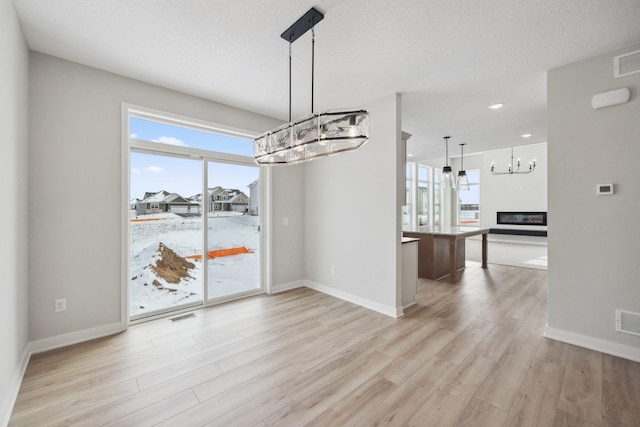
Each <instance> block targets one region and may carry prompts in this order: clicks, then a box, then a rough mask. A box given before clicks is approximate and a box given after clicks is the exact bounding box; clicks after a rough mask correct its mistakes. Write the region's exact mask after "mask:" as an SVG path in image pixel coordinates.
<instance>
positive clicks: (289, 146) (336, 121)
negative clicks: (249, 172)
mask: <svg viewBox="0 0 640 427" xmlns="http://www.w3.org/2000/svg"><path fill="white" fill-rule="evenodd" d="M323 18H324V15H323V14H322V13H320V12H318V11H317V10H316V9H315V8H311V9H310V10H309V11H308V12H307V13H305V14H304V15H303V16H302V17H301V18H300V19H298V20H297V21H296V22H295V23H294V24H293V25H291V27H289V28H288V29H287V30H286V31H285V32H284V33H282V34H281V37H282V38H283V39H285V40H287V41H288V42H289V123H286V124H284V125H282V126H280V127H277V128H275V129H273V130H270V131H268V132H265V133H263V134H262V135H259V136H258V137H256V138H255V139H254V140H253V143H254V148H253V155H254V156H253V157H254V159H255V161H256V163H258V164H271V165H272V164H290V163H298V162H304V161H307V160H312V159H315V158H318V157H323V156H330V155H332V154H336V153H341V152H343V151H352V150H356V149H358V148H360V147H362V146H363V145H364V144H365V143H366V142H367V141H368V140H369V112H368V111H366V110H342V111H338V110H335V111H328V112H325V113H320V114H317V113H315V112H314V108H313V84H314V62H315V24H316V23H318V22H320V21H321V20H322V19H323ZM309 30H311V34H312V38H311V114H309V115H307V116H305V117H302V118H300V119H298V120H296V121H291V44H292V43H293V42H294V41H296V40H297V39H298V38H299V37H300V36H302V35H303V34H305V33H306V32H307V31H309Z"/></svg>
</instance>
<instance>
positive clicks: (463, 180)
mask: <svg viewBox="0 0 640 427" xmlns="http://www.w3.org/2000/svg"><path fill="white" fill-rule="evenodd" d="M465 145H466V144H460V171H459V172H458V180H457V181H456V186H457V187H458V191H466V190H469V178H467V171H465V170H464V146H465Z"/></svg>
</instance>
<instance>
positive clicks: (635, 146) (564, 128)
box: [547, 45, 640, 360]
mask: <svg viewBox="0 0 640 427" xmlns="http://www.w3.org/2000/svg"><path fill="white" fill-rule="evenodd" d="M638 49H640V45H637V46H631V47H629V48H626V49H623V50H620V51H618V52H612V53H609V54H606V55H601V56H598V57H596V58H592V59H589V60H586V61H582V62H578V63H575V64H571V65H567V66H564V67H560V68H556V69H554V70H551V71H549V72H548V75H547V82H548V93H547V100H548V107H547V108H548V119H549V129H548V131H549V132H548V134H549V140H548V149H549V183H550V184H551V185H550V186H549V212H550V215H549V241H548V248H549V290H548V301H549V308H548V310H549V313H548V327H547V336H550V337H552V338H558V339H561V340H564V341H568V342H572V341H573V343H574V344H578V345H583V346H585V347H591V348H594V347H599V348H596V349H598V350H600V351H604V352H608V353H613V354H616V352H617V353H618V354H619V355H621V356H624V357H629V358H633V357H634V356H633V355H634V354H635V358H636V359H637V360H640V337H639V336H634V335H629V334H624V333H620V332H616V331H615V326H616V322H615V310H616V309H623V310H629V311H632V312H636V313H640V285H639V283H640V282H639V281H638V278H639V277H640V263H639V262H638V254H640V221H639V220H638V215H639V213H640V197H638V194H639V193H638V184H639V183H640V180H639V179H638V162H639V161H640V143H639V141H640V140H639V136H640V120H638V119H639V118H640V73H637V74H633V75H629V76H626V77H621V78H617V79H614V78H613V58H614V56H615V55H619V54H621V53H626V52H631V51H634V50H638ZM623 87H626V88H629V90H630V91H631V98H630V100H629V102H628V103H626V104H622V105H615V106H610V107H606V108H602V109H599V110H594V109H593V108H592V107H591V98H592V96H593V95H595V94H597V93H601V92H606V91H610V90H613V89H618V88H623ZM609 183H612V184H613V185H614V190H615V193H614V194H613V195H610V196H598V195H596V185H597V184H609Z"/></svg>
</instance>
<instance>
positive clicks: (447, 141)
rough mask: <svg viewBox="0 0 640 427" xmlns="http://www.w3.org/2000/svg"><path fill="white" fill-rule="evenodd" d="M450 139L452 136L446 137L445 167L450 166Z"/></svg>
mask: <svg viewBox="0 0 640 427" xmlns="http://www.w3.org/2000/svg"><path fill="white" fill-rule="evenodd" d="M449 138H451V137H450V136H445V137H444V144H445V157H444V165H445V166H449Z"/></svg>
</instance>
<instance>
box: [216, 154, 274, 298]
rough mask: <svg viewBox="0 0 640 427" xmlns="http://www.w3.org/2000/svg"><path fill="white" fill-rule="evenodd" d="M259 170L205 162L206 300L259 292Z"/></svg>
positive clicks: (243, 166)
mask: <svg viewBox="0 0 640 427" xmlns="http://www.w3.org/2000/svg"><path fill="white" fill-rule="evenodd" d="M259 176H260V169H259V168H258V167H255V166H245V165H237V164H227V163H218V162H209V163H208V211H209V218H208V223H209V224H208V235H207V236H208V247H207V252H208V253H207V258H208V261H207V269H208V279H207V280H208V285H207V288H208V298H209V299H217V298H223V297H228V296H231V295H235V294H240V293H246V292H250V291H256V290H259V289H261V287H262V286H261V282H260V214H261V211H260V194H259V193H260V185H259Z"/></svg>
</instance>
